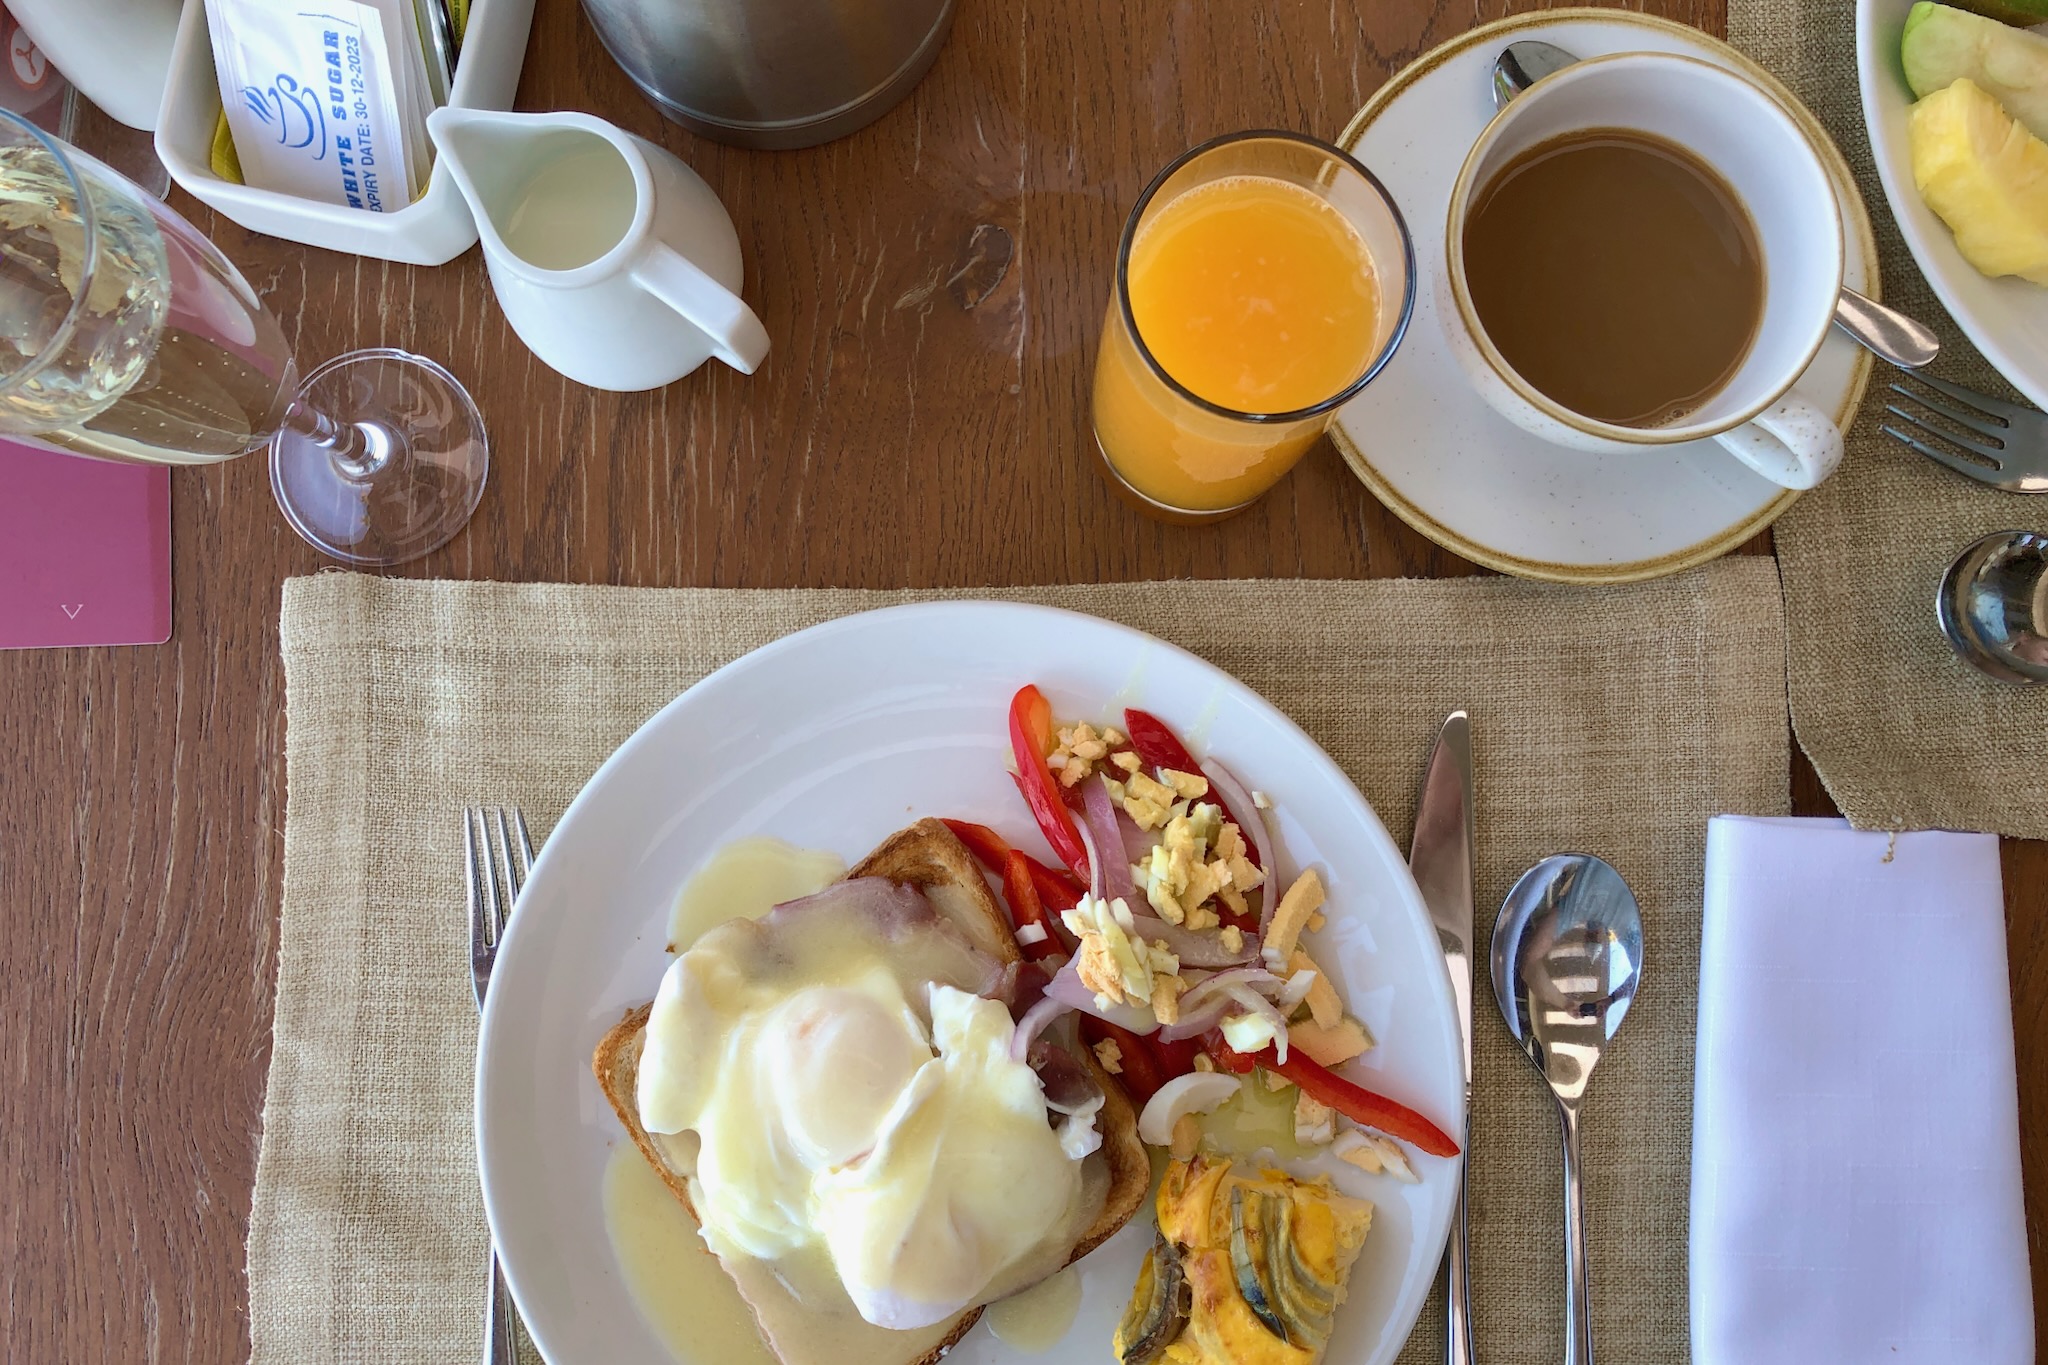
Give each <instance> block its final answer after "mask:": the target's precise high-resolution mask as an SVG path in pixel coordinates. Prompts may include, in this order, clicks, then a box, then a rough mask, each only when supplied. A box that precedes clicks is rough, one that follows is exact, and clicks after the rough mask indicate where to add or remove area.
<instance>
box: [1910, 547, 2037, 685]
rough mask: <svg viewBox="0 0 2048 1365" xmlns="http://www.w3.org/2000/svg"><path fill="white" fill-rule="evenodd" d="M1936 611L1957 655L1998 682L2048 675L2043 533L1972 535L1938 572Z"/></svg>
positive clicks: (2019, 681)
mask: <svg viewBox="0 0 2048 1365" xmlns="http://www.w3.org/2000/svg"><path fill="white" fill-rule="evenodd" d="M1934 611H1935V615H1936V616H1937V617H1939V618H1940V621H1941V633H1942V634H1943V635H1946V636H1947V637H1948V642H1949V644H1950V645H1951V646H1952V647H1953V648H1954V649H1955V652H1956V653H1957V655H1959V656H1960V657H1961V658H1962V660H1963V662H1965V663H1967V664H1969V665H1971V666H1972V667H1974V668H1976V669H1979V670H1980V671H1982V672H1984V673H1988V674H1990V675H1991V676H1992V677H1994V678H1998V679H2000V680H2001V681H2004V682H2014V683H2043V682H2048V535H2041V534H2038V533H2036V532H2033V531H2000V532H1998V533H1996V534H1995V535H1988V536H1985V537H1984V538H1983V539H1982V540H1979V541H1976V542H1975V543H1973V544H1972V545H1971V546H1970V547H1969V548H1968V549H1966V550H1964V551H1963V552H1962V554H1960V555H1958V556H1957V557H1956V562H1955V563H1953V564H1951V565H1949V568H1948V572H1947V573H1946V574H1944V575H1943V576H1942V580H1941V590H1940V591H1939V592H1937V593H1936V594H1935V598H1934Z"/></svg>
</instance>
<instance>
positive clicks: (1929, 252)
mask: <svg viewBox="0 0 2048 1365" xmlns="http://www.w3.org/2000/svg"><path fill="white" fill-rule="evenodd" d="M1912 8H1913V0H1856V73H1857V78H1858V80H1859V81H1860V82H1861V83H1862V87H1863V122H1864V125H1865V126H1866V127H1867V128H1868V129H1869V130H1870V150H1871V153H1872V154H1873V155H1874V156H1875V157H1876V158H1877V178H1878V179H1879V180H1880V181H1882V182H1883V183H1884V197H1885V199H1886V201H1887V202H1889V203H1890V204H1891V206H1892V217H1893V218H1895V219H1896V220H1897V221H1898V224H1899V231H1900V232H1902V233H1903V234H1904V235H1905V238H1906V247H1907V249H1908V250H1910V251H1911V252H1912V253H1913V260H1914V262H1915V263H1916V264H1918V265H1919V267H1920V273H1921V274H1923V275H1925V276H1926V277H1927V283H1928V284H1930V285H1931V286H1933V288H1934V293H1935V297H1937V298H1939V299H1940V300H1941V302H1942V306H1943V307H1945V308H1947V309H1948V311H1949V314H1950V315H1951V316H1952V317H1954V318H1955V320H1956V325H1957V326H1959V327H1961V328H1962V329H1963V334H1964V335H1965V336H1967V337H1969V339H1970V340H1971V342H1972V343H1974V344H1975V345H1976V347H1977V349H1978V350H1979V351H1982V352H1983V353H1984V358H1985V359H1986V360H1988V361H1990V362H1991V364H1992V366H1993V367H1994V368H1995V369H1997V371H1998V372H1999V373H2000V374H2002V375H2004V376H2005V377H2006V379H2007V380H2009V381H2010V382H2011V384H2012V386H2013V387H2014V388H2016V389H2018V390H2019V391H2020V392H2021V393H2023V394H2025V395H2026V396H2027V398H2028V400H2029V401H2030V402H2032V403H2033V404H2034V405H2035V406H2036V407H2040V408H2048V288H2043V287H2042V286H2040V285H2038V284H2029V283H2027V282H2026V281H2025V280H2019V279H1999V280H1991V279H1986V278H1985V277H1984V276H1982V275H1980V274H1978V273H1977V271H1976V269H1975V267H1973V266H1972V265H1971V264H1970V263H1969V262H1968V261H1966V260H1964V259H1963V256H1962V253H1961V252H1959V251H1957V250H1956V243H1955V238H1954V237H1953V236H1952V235H1950V233H1949V230H1948V226H1947V225H1946V224H1945V223H1943V222H1942V221H1941V219H1939V218H1937V217H1935V216H1934V210H1932V209H1930V208H1928V207H1927V205H1926V203H1925V202H1924V201H1923V200H1922V199H1921V198H1920V191H1919V190H1917V189H1915V188H1914V186H1913V153H1912V148H1911V146H1910V145H1909V143H1908V141H1907V137H1906V111H1907V110H1908V109H1909V108H1911V107H1912V103H1913V92H1912V90H1911V88H1910V87H1908V86H1907V84H1906V75H1905V72H1904V70H1903V69H1902V68H1901V67H1900V65H1899V39H1900V35H1901V34H1902V33H1903V32H1904V31H1905V27H1906V14H1907V11H1909V10H1911V9H1912Z"/></svg>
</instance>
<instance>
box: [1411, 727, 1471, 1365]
mask: <svg viewBox="0 0 2048 1365" xmlns="http://www.w3.org/2000/svg"><path fill="white" fill-rule="evenodd" d="M1473 847H1474V846H1473V837H1472V722H1471V718H1470V717H1469V716H1467V715H1466V713H1465V712H1463V711H1453V712H1451V714H1450V715H1449V716H1448V717H1447V718H1446V719H1445V720H1444V726H1443V730H1442V731H1441V732H1440V733H1439V734H1438V735H1437V740H1436V747H1435V749H1434V750H1432V751H1431V753H1430V756H1429V766H1428V768H1427V769H1425V770H1424V772H1423V776H1422V795H1421V796H1420V797H1419V798H1418V799H1417V801H1416V806H1415V838H1414V841H1413V842H1412V843H1411V844H1410V845H1409V852H1408V870H1409V871H1410V872H1412V873H1414V874H1415V884H1416V885H1417V886H1418V887H1420V888H1421V890H1422V900H1423V904H1424V905H1426V906H1427V907H1428V908H1429V917H1430V920H1431V922H1432V923H1433V924H1434V925H1435V926H1436V936H1437V942H1438V943H1439V944H1440V945H1441V946H1442V948H1443V953H1444V966H1445V969H1446V970H1447V971H1448V972H1449V973H1450V978H1451V1000H1452V1003H1453V1004H1454V1006H1455V1007H1456V1009H1457V1013H1458V1032H1459V1040H1460V1042H1461V1043H1462V1045H1463V1050H1464V1067H1465V1075H1464V1080H1465V1133H1464V1140H1463V1141H1462V1142H1461V1143H1460V1144H1459V1146H1460V1147H1461V1148H1462V1149H1464V1153H1465V1155H1461V1156H1460V1157H1459V1158H1458V1166H1457V1179H1458V1211H1457V1221H1456V1223H1455V1224H1454V1225H1453V1226H1452V1228H1451V1238H1450V1244H1449V1245H1448V1246H1447V1247H1446V1248H1445V1250H1444V1278H1445V1294H1444V1303H1445V1312H1446V1315H1447V1317H1448V1322H1447V1324H1446V1326H1447V1330H1446V1332H1445V1337H1444V1359H1445V1360H1446V1361H1448V1362H1449V1365H1472V1299H1471V1281H1470V1275H1469V1273H1468V1266H1469V1262H1468V1261H1467V1257H1466V1251H1467V1248H1466V1202H1465V1164H1466V1160H1467V1157H1468V1156H1469V1154H1470V1150H1471V1144H1472V919H1473V912H1472V886H1473V881H1474V853H1473Z"/></svg>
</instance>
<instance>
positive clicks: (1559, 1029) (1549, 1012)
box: [1493, 853, 1643, 1365]
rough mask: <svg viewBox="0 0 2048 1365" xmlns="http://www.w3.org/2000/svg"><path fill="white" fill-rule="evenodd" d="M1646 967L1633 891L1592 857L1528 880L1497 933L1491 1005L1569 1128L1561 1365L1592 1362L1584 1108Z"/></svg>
mask: <svg viewBox="0 0 2048 1365" xmlns="http://www.w3.org/2000/svg"><path fill="white" fill-rule="evenodd" d="M1642 960H1643V919H1642V914H1641V912H1640V911H1639V910H1638V909H1637V908H1636V898H1635V893H1633V892H1632V891H1630V890H1629V889H1628V883H1627V882H1625V881H1623V880H1622V879H1621V874H1620V873H1619V872H1616V871H1615V870H1614V868H1613V867H1612V866H1611V865H1609V864H1608V863H1606V862H1603V861H1602V860H1600V859H1598V858H1595V857H1593V856H1591V855H1590V854H1585V853H1562V854H1559V855H1557V856H1556V857H1551V858H1545V859H1544V860H1543V861H1542V862H1540V863H1538V864H1536V866H1534V867H1532V868H1530V869H1529V870H1528V871H1527V872H1525V873H1523V874H1522V879H1521V880H1520V881H1518V882H1516V883H1515V889H1514V890H1512V891H1510V892H1508V898H1507V900H1506V901H1504V902H1503V903H1502V904H1501V907H1500V918H1499V919H1498V920H1496V921H1495V922H1494V926H1493V995H1494V999H1496V1000H1498V1001H1499V1002H1500V1012H1501V1017H1502V1018H1504V1019H1506V1020H1507V1024H1508V1032H1509V1033H1512V1034H1513V1035H1514V1036H1515V1041H1516V1042H1518V1043H1520V1044H1521V1045H1522V1050H1523V1051H1524V1052H1526V1053H1528V1054H1529V1060H1530V1061H1531V1062H1532V1063H1534V1064H1535V1067H1536V1070H1537V1073H1538V1074H1539V1075H1541V1076H1542V1077H1543V1079H1544V1080H1545V1081H1546V1082H1548V1083H1549V1085H1550V1091H1551V1094H1553V1095H1554V1096H1556V1098H1557V1114H1558V1120H1559V1123H1560V1124H1561V1126H1562V1127H1563V1129H1564V1244H1565V1273H1566V1294H1565V1306H1564V1329H1565V1356H1564V1359H1565V1365H1593V1319H1592V1316H1591V1314H1590V1312H1589V1300H1588V1290H1587V1286H1586V1199H1585V1191H1584V1187H1583V1186H1582V1185H1581V1184H1580V1180H1579V1104H1580V1102H1581V1101H1583V1100H1584V1099H1585V1096H1586V1082H1587V1081H1588V1080H1590V1079H1591V1078H1592V1075H1593V1068H1594V1066H1595V1065H1597V1064H1598V1063H1599V1061H1600V1053H1601V1050H1602V1049H1603V1048H1605V1047H1606V1045H1607V1042H1608V1040H1609V1039H1611V1038H1612V1037H1614V1034H1615V1030H1617V1029H1619V1028H1620V1027H1621V1021H1622V1018H1623V1016H1625V1015H1626V1014H1627V1013H1628V1007H1629V1002H1630V1001H1632V1000H1634V999H1635V995H1636V981H1637V979H1638V978H1639V976H1640V975H1641V972H1642Z"/></svg>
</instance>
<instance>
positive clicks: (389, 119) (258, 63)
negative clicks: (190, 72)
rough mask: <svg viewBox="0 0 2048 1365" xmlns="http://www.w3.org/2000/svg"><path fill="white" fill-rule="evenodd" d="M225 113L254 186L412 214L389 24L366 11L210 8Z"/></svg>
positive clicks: (342, 1)
mask: <svg viewBox="0 0 2048 1365" xmlns="http://www.w3.org/2000/svg"><path fill="white" fill-rule="evenodd" d="M207 18H208V22H209V27H210V29H211V32H212V36H213V47H214V62H215V65H216V67H217V68H218V70H219V74H220V84H221V92H222V101H221V103H222V106H223V107H224V108H225V110H226V112H227V120H228V129H229V131H230V132H231V133H232V134H233V135H234V139H235V152H236V155H237V156H238V157H239V158H240V159H241V163H242V173H243V177H244V179H245V180H246V181H247V182H248V183H249V184H251V185H254V186H257V187H259V188H262V189H266V190H276V191H279V192H281V193H284V194H292V195H297V196H299V197H301V198H305V199H314V200H319V201H320V202H322V203H328V204H343V205H346V206H348V207H350V208H356V209H367V210H369V211H371V212H375V213H391V212H395V211H396V210H398V209H402V208H404V207H405V206H406V205H407V204H409V203H411V202H412V183H413V182H412V179H411V177H410V176H409V174H408V170H407V146H406V137H405V135H404V131H403V130H404V124H403V122H402V114H401V104H402V99H401V95H400V92H399V91H398V90H397V89H396V83H395V82H394V81H393V80H392V79H391V73H392V70H393V67H392V62H391V53H390V47H389V44H388V43H387V42H386V37H387V31H386V28H385V24H384V15H383V12H382V11H381V10H380V9H379V8H378V7H376V6H374V5H365V4H357V3H354V0H325V3H324V4H322V5H321V7H320V8H318V9H306V10H297V11H292V10H278V9H272V8H269V7H268V6H267V5H266V4H264V3H263V0H207Z"/></svg>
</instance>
